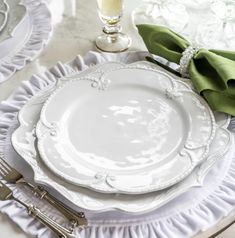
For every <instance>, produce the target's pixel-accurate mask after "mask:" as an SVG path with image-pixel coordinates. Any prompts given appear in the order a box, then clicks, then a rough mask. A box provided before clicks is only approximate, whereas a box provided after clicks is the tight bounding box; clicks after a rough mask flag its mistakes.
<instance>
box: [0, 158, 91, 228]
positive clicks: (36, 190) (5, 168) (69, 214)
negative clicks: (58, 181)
mask: <svg viewBox="0 0 235 238" xmlns="http://www.w3.org/2000/svg"><path fill="white" fill-rule="evenodd" d="M0 175H1V176H2V177H3V179H4V180H6V181H7V182H8V183H14V184H24V185H26V186H27V187H29V188H30V189H31V190H32V192H33V194H34V195H35V196H37V197H39V198H40V199H44V200H45V201H47V202H48V203H50V204H51V205H52V206H53V207H54V208H56V209H57V210H58V211H59V212H61V213H62V214H63V215H64V216H65V217H66V218H67V219H68V220H69V221H70V223H71V228H72V229H74V228H75V227H76V226H81V227H85V226H87V219H86V217H85V214H84V213H83V212H76V211H73V210H72V209H70V208H69V207H67V206H66V205H64V204H63V203H61V202H60V201H59V200H58V199H56V198H55V197H53V196H52V195H50V194H49V193H48V192H47V191H46V190H45V189H44V188H43V187H41V186H34V185H33V184H31V183H28V182H27V181H25V179H24V177H23V175H22V174H21V173H19V172H18V171H17V170H16V169H14V168H13V167H11V166H10V165H9V164H8V163H7V162H6V161H5V160H3V159H2V158H1V157H0Z"/></svg>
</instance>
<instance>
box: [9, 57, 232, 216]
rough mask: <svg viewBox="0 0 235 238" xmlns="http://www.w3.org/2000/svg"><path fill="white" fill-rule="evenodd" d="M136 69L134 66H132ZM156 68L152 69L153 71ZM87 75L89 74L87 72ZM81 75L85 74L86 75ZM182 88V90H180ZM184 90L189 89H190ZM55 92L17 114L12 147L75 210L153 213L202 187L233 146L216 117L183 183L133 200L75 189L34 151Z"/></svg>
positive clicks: (225, 119) (38, 180)
mask: <svg viewBox="0 0 235 238" xmlns="http://www.w3.org/2000/svg"><path fill="white" fill-rule="evenodd" d="M137 64H138V65H141V66H143V65H146V64H147V62H141V63H137ZM134 65H135V64H134ZM97 67H98V68H100V67H101V68H104V67H107V68H109V69H110V68H117V67H120V64H119V63H116V64H114V63H106V64H104V65H98V66H96V67H95V68H92V69H89V70H90V71H91V72H93V73H94V72H97V70H96V69H97ZM149 67H150V66H148V68H149ZM156 67H157V66H154V68H155V69H156ZM90 71H89V72H90ZM81 74H87V72H86V71H85V72H84V73H80V74H79V75H81ZM76 77H77V75H73V76H70V75H69V76H68V77H67V78H62V79H60V80H59V81H58V83H59V84H60V83H61V81H63V82H64V81H67V80H68V78H69V79H71V78H76ZM181 86H182V87H181ZM187 87H188V88H190V86H188V84H187ZM187 87H186V84H182V85H180V88H181V89H187ZM52 90H54V88H50V89H48V90H47V91H46V92H45V91H44V92H43V93H42V94H41V95H36V96H34V97H32V98H31V99H30V100H29V101H28V102H27V103H26V104H25V106H24V107H23V108H22V109H21V111H20V113H19V123H20V126H19V128H18V129H17V130H16V131H15V132H14V133H13V136H12V144H13V146H14V148H15V150H16V151H17V152H18V153H19V154H20V155H21V157H22V158H23V159H24V160H25V161H26V162H27V163H28V164H29V165H30V166H31V167H32V169H33V171H34V179H35V182H36V183H39V184H43V185H45V186H48V187H50V188H52V189H55V190H56V191H57V192H58V193H60V194H61V195H62V196H63V197H64V198H66V199H67V200H68V201H70V202H72V203H73V204H74V205H75V206H77V205H78V204H79V207H80V208H84V209H87V210H91V211H93V212H95V211H97V212H101V211H111V210H112V211H113V210H119V211H123V212H127V213H131V214H140V213H145V212H149V211H152V210H154V209H156V208H158V207H160V206H162V205H163V204H165V203H166V202H168V201H170V200H172V199H173V198H175V197H177V196H179V195H180V194H182V193H183V192H185V191H188V190H189V189H190V188H192V187H193V186H201V185H202V184H203V180H204V178H205V176H206V175H207V173H208V172H209V171H210V169H211V168H212V167H213V165H214V164H215V163H216V162H217V161H219V160H221V159H222V158H223V157H224V156H225V154H226V152H227V151H228V149H229V148H230V147H231V145H232V141H233V140H232V136H231V133H230V132H229V131H228V130H227V129H226V128H227V126H228V123H229V118H228V116H227V115H225V114H223V113H216V114H215V119H216V123H217V126H216V127H217V128H216V133H215V137H214V139H213V141H212V143H211V145H210V148H209V153H208V156H207V157H206V158H205V160H204V161H203V163H202V164H201V165H199V166H197V167H196V168H195V170H194V171H193V172H192V173H191V174H190V175H189V176H187V177H186V178H185V179H184V180H183V181H181V182H179V183H177V184H176V185H174V186H172V187H170V188H168V189H164V190H161V191H157V192H153V193H148V194H141V195H138V196H132V195H128V194H119V195H118V196H117V195H116V194H111V193H109V194H102V193H97V192H95V191H92V190H88V189H86V188H82V187H77V186H75V185H73V184H70V183H67V182H66V181H64V180H63V179H60V178H58V177H57V176H55V175H54V174H53V173H51V171H49V170H48V168H47V167H46V166H45V165H44V163H42V161H41V159H40V157H39V155H38V153H37V150H36V147H35V146H36V143H35V141H36V137H35V125H36V123H37V121H38V119H39V116H40V111H41V108H42V106H43V104H44V102H45V100H46V99H47V98H48V97H49V95H50V94H51V92H52Z"/></svg>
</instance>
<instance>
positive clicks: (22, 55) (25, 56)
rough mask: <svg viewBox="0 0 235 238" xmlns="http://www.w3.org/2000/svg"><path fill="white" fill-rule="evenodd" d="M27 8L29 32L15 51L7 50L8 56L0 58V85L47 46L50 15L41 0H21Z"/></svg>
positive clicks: (50, 27)
mask: <svg viewBox="0 0 235 238" xmlns="http://www.w3.org/2000/svg"><path fill="white" fill-rule="evenodd" d="M21 3H22V4H23V5H25V6H26V8H27V13H28V16H29V20H30V24H32V26H31V31H30V32H28V33H27V34H29V35H28V37H27V40H26V41H25V42H24V44H22V45H21V46H20V47H19V48H18V49H17V50H16V51H14V52H12V50H11V49H9V54H8V55H6V56H5V57H3V58H0V83H2V82H4V81H5V80H7V79H9V78H10V77H11V76H12V75H13V74H14V73H15V72H16V71H18V70H20V69H22V68H23V67H24V66H25V65H26V63H27V62H29V61H32V60H34V59H35V58H36V57H37V56H38V55H39V54H40V53H41V52H42V50H43V48H44V46H45V45H46V44H47V42H48V40H49V38H50V35H51V32H52V24H51V13H50V11H49V9H48V6H47V3H45V2H44V1H43V0H37V1H35V0H22V2H21Z"/></svg>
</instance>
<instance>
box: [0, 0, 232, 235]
mask: <svg viewBox="0 0 235 238" xmlns="http://www.w3.org/2000/svg"><path fill="white" fill-rule="evenodd" d="M140 3H141V0H131V1H126V2H125V11H124V16H123V19H122V25H123V31H124V32H126V33H127V34H129V35H130V36H131V37H132V39H133V42H132V46H131V48H130V50H146V48H145V46H144V44H143V43H142V40H141V38H140V37H139V36H138V34H137V32H136V30H135V29H134V27H133V25H132V22H131V17H130V16H131V15H130V14H131V11H132V10H133V9H134V8H135V7H136V6H138V5H139V4H140ZM49 7H50V9H51V12H52V19H53V25H54V31H53V35H52V38H51V40H50V42H49V44H48V45H47V47H46V48H45V50H44V51H43V52H42V54H41V55H40V56H39V57H38V58H37V59H36V60H35V61H34V62H32V63H30V64H28V65H27V66H26V67H25V68H24V69H23V70H21V71H19V72H17V73H16V74H15V75H14V76H13V77H12V78H11V79H9V80H7V81H6V82H4V83H3V84H1V85H0V101H2V100H4V99H6V98H7V97H8V96H9V95H10V94H11V93H12V92H13V90H14V89H15V88H17V86H18V85H20V83H21V82H22V81H23V80H28V79H30V77H31V75H32V74H35V73H40V72H43V71H45V70H46V69H47V68H49V67H51V66H53V65H55V64H56V63H57V62H58V61H62V62H68V61H70V60H72V59H73V58H74V57H75V56H76V55H78V54H81V55H84V54H85V53H86V52H87V51H89V50H96V48H95V46H94V39H95V37H96V36H97V35H99V34H100V32H101V27H102V25H101V22H100V21H99V18H98V15H97V12H96V3H95V0H92V1H86V0H79V1H78V0H52V1H51V3H50V5H49ZM234 217H235V210H234V211H233V212H232V213H231V214H230V215H229V216H228V217H226V218H224V219H223V220H222V221H221V222H220V223H219V224H217V225H216V226H215V227H212V228H211V229H209V230H208V231H205V232H202V233H201V234H199V235H197V236H196V237H195V238H207V237H209V236H211V235H212V234H213V233H215V232H217V231H218V230H220V229H221V228H223V227H224V226H226V225H227V224H229V223H230V222H231V221H232V220H233V218H234ZM0 230H1V237H11V238H29V237H31V236H29V235H26V234H24V233H23V231H21V230H20V228H18V227H17V226H16V225H15V224H14V223H13V222H12V221H11V220H10V219H9V218H8V217H6V216H5V215H2V214H0ZM234 233H235V225H234V226H231V227H230V228H229V229H227V230H226V231H225V232H223V233H222V234H221V235H219V236H218V238H231V237H233V235H232V234H234Z"/></svg>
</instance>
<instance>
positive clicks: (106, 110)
mask: <svg viewBox="0 0 235 238" xmlns="http://www.w3.org/2000/svg"><path fill="white" fill-rule="evenodd" d="M229 119H230V118H229V117H228V116H227V115H225V114H214V113H213V112H212V111H211V109H210V108H209V106H208V105H207V103H206V101H205V100H204V99H203V98H202V97H201V96H199V95H198V94H197V93H195V92H194V91H193V89H192V87H191V85H190V84H189V83H185V82H183V81H181V80H180V79H179V78H177V77H173V76H170V75H169V74H167V73H165V72H163V71H162V70H160V69H158V68H156V67H155V66H153V65H152V64H150V63H147V62H137V63H134V64H129V65H125V64H121V63H105V64H100V65H97V66H94V67H92V68H90V69H88V70H87V71H84V72H82V73H80V74H75V75H73V76H71V77H68V78H62V79H60V80H59V81H58V82H57V84H56V85H55V86H54V87H53V88H51V87H50V88H48V90H46V91H44V92H42V93H41V94H40V95H37V96H35V97H33V98H32V99H31V100H30V101H29V102H27V103H26V105H25V106H24V107H23V108H22V110H21V111H20V113H19V122H20V126H19V128H18V129H17V130H16V131H15V132H14V133H13V136H12V144H13V146H14V148H15V150H16V151H17V152H18V153H19V154H20V155H21V157H22V158H23V159H24V160H25V161H26V162H27V163H28V164H29V165H30V166H31V167H32V169H33V171H34V173H35V182H37V183H40V184H43V185H46V186H49V187H51V188H53V189H55V190H57V191H58V192H59V193H60V194H61V195H62V196H63V197H64V198H66V199H68V200H69V201H70V202H72V203H73V204H74V205H76V206H78V207H80V208H83V209H86V210H90V211H96V212H103V211H109V210H119V211H123V212H128V213H131V214H139V213H145V212H148V211H151V210H154V209H156V208H158V207H160V206H162V205H163V204H165V203H166V202H168V201H169V200H172V199H173V198H175V197H177V196H178V195H180V194H182V193H183V192H185V191H187V190H189V189H190V188H192V187H194V186H202V185H203V180H204V178H205V176H206V175H207V173H208V172H209V171H210V169H211V168H212V167H213V165H214V164H215V163H216V162H217V161H218V160H219V159H221V158H223V157H224V155H225V154H226V153H227V151H228V150H229V147H230V145H231V143H232V137H231V134H230V132H229V131H228V130H227V129H226V128H227V126H228V123H229Z"/></svg>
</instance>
